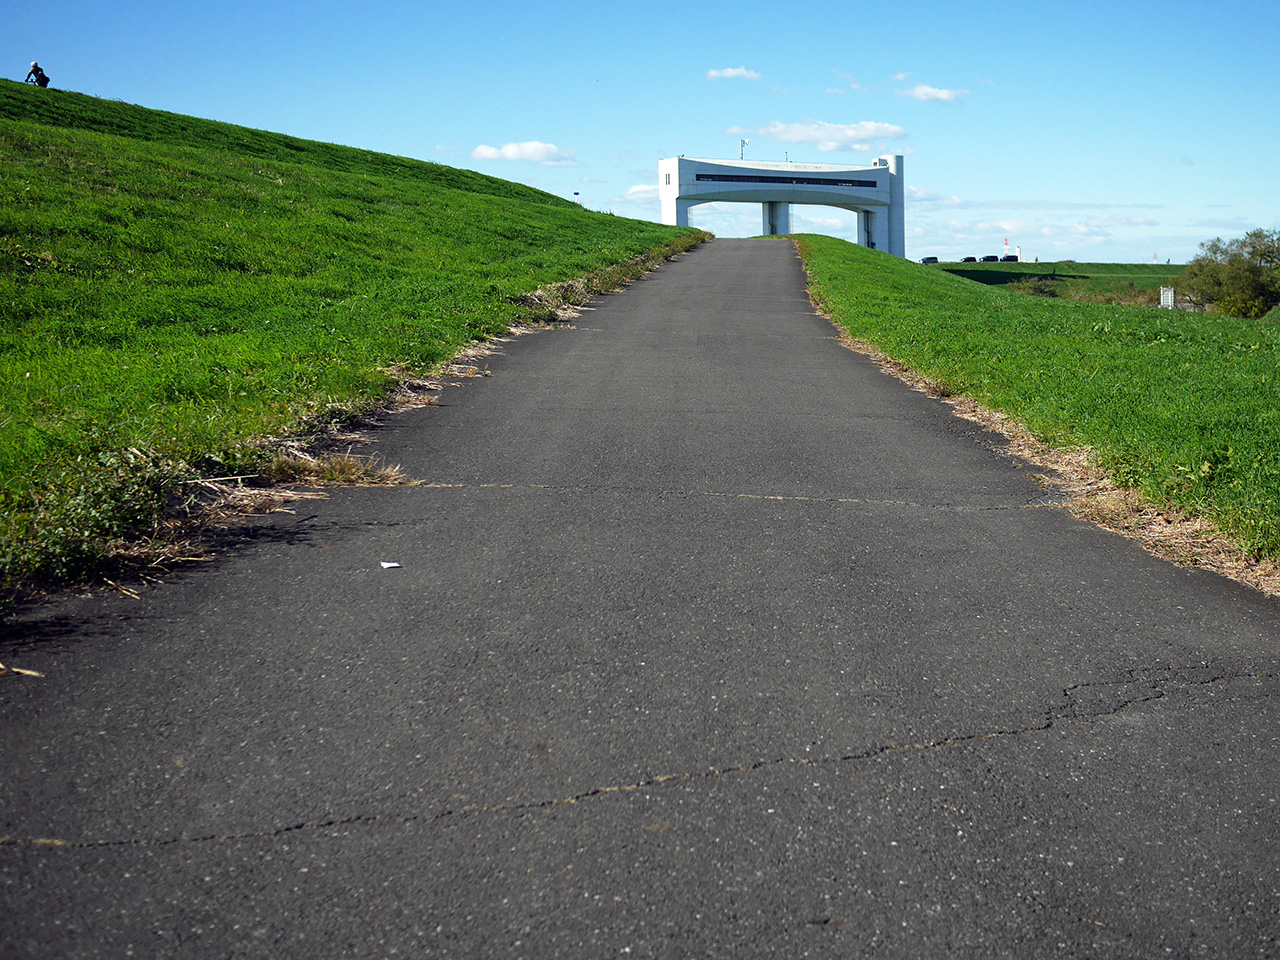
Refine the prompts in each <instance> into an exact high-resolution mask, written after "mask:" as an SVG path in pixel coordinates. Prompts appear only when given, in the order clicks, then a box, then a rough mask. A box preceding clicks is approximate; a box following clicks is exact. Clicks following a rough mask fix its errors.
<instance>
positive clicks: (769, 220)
mask: <svg viewBox="0 0 1280 960" xmlns="http://www.w3.org/2000/svg"><path fill="white" fill-rule="evenodd" d="M760 207H761V214H762V220H763V221H764V229H763V231H762V232H763V233H764V235H765V236H766V237H777V236H783V235H785V234H788V233H790V232H791V204H789V203H785V202H783V201H781V200H770V201H768V202H766V203H762V204H760Z"/></svg>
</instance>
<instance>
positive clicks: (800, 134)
mask: <svg viewBox="0 0 1280 960" xmlns="http://www.w3.org/2000/svg"><path fill="white" fill-rule="evenodd" d="M756 133H758V134H759V135H760V136H762V137H770V138H772V139H774V140H778V141H780V142H782V143H813V144H817V147H818V149H819V150H821V151H823V152H824V153H825V152H829V151H831V150H861V151H866V150H868V149H870V148H869V147H868V146H867V142H868V141H870V140H901V139H902V138H903V137H905V136H906V135H907V131H906V130H904V129H902V127H899V126H897V125H896V124H892V123H879V122H877V121H873V120H863V121H862V122H861V123H827V122H826V121H825V120H805V121H802V122H801V123H780V122H778V121H776V120H775V121H774V122H773V123H770V124H766V125H765V126H763V127H760V128H759V129H758V130H756Z"/></svg>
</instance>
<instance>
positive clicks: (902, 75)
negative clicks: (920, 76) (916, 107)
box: [889, 73, 911, 83]
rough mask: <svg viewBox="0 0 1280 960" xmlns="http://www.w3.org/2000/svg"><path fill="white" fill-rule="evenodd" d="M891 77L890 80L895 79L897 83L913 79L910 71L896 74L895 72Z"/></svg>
mask: <svg viewBox="0 0 1280 960" xmlns="http://www.w3.org/2000/svg"><path fill="white" fill-rule="evenodd" d="M889 79H890V80H893V81H894V82H895V83H906V82H907V81H908V80H910V79H911V74H909V73H895V74H894V75H893V76H892V77H890V78H889Z"/></svg>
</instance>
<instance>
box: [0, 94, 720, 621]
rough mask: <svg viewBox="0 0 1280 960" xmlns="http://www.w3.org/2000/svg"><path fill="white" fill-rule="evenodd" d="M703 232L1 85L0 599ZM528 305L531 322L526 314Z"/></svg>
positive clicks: (444, 173)
mask: <svg viewBox="0 0 1280 960" xmlns="http://www.w3.org/2000/svg"><path fill="white" fill-rule="evenodd" d="M699 236H700V235H699V234H698V233H697V232H696V231H689V230H685V229H680V228H674V227H664V226H659V225H657V224H653V223H646V222H640V221H632V220H626V219H623V218H620V217H613V216H608V215H603V214H596V213H591V212H588V211H586V210H584V209H582V208H581V207H579V206H577V205H576V204H572V203H568V202H566V201H564V200H562V199H560V198H557V197H554V196H551V195H549V194H545V193H542V192H540V191H537V190H532V189H530V188H528V187H522V186H519V185H517V184H510V183H506V182H505V181H501V180H497V179H494V178H490V177H484V176H481V175H479V174H474V173H470V172H467V171H460V170H452V169H450V168H448V167H442V166H440V165H437V164H429V163H420V162H416V161H412V160H405V159H402V158H394V157H386V156H382V155H378V154H372V153H367V152H363V151H359V150H353V149H350V148H346V147H335V146H331V145H327V144H317V143H309V142H306V141H301V140H296V139H292V138H289V137H281V136H275V135H272V134H268V133H262V132H259V131H250V130H244V129H242V128H237V127H231V126H228V125H226V124H216V123H210V122H207V121H201V120H196V119H193V118H188V117H179V116H175V115H173V114H162V113H157V112H155V111H149V110H145V109H142V108H139V107H131V106H125V105H122V104H118V103H114V102H109V101H102V100H96V99H94V98H90V97H84V96H80V95H77V94H71V93H63V92H60V91H52V90H39V89H38V88H35V87H28V86H24V85H22V84H15V83H11V82H4V83H0V587H2V588H3V589H0V596H2V595H3V594H4V593H5V592H6V591H7V592H10V593H11V592H12V591H13V590H14V589H16V588H17V587H18V586H19V585H20V584H22V583H23V582H24V581H27V580H30V579H31V578H33V577H36V578H38V577H53V578H65V577H73V576H77V575H83V574H84V572H85V571H87V570H91V569H93V567H94V564H95V563H97V562H98V560H99V559H100V558H101V556H102V555H103V553H104V551H105V550H107V549H108V547H109V545H110V543H111V542H112V541H113V540H114V539H117V538H121V537H127V536H129V535H132V534H135V533H137V532H139V531H140V530H144V529H145V528H146V527H147V525H148V524H150V523H152V522H153V521H154V519H155V517H156V516H157V510H158V508H159V506H160V505H161V504H162V503H163V502H164V500H165V499H166V498H168V497H171V496H172V494H173V492H174V490H175V489H177V488H176V487H175V485H174V480H175V478H178V477H181V476H189V475H190V474H191V472H192V471H195V470H200V469H203V470H212V471H215V472H219V473H222V472H225V473H237V472H252V471H253V470H254V469H255V468H256V466H257V464H258V463H259V462H260V459H261V457H262V456H263V454H262V451H261V448H260V446H259V445H257V444H256V442H255V441H256V440H257V439H258V438H261V437H263V436H278V435H288V434H293V433H296V432H298V431H303V430H306V429H308V427H309V426H313V425H315V424H316V423H317V422H319V421H321V420H324V419H325V418H333V417H337V416H342V415H343V414H345V413H349V412H351V411H355V410H359V409H361V408H363V407H366V406H368V405H370V404H372V403H375V402H377V401H378V400H379V399H380V398H381V397H382V396H383V394H384V391H385V389H386V387H387V385H388V382H389V373H388V371H389V370H391V369H392V368H398V369H404V370H412V371H425V370H428V369H430V368H431V367H432V366H433V365H436V364H439V363H440V362H441V361H444V360H446V359H447V358H449V357H450V356H452V355H453V354H454V353H456V351H457V350H458V349H459V348H460V347H462V346H464V345H465V344H467V343H468V342H470V341H473V340H476V339H480V338H484V337H487V336H489V335H492V334H494V333H497V332H499V331H502V330H504V329H506V328H507V327H508V326H509V325H510V324H511V323H512V322H514V321H517V320H522V319H530V318H531V316H530V310H531V308H529V307H526V306H522V305H521V304H520V302H519V298H520V297H521V295H523V294H527V293H529V292H531V291H533V290H536V289H537V288H539V287H540V286H544V285H548V284H552V283H556V282H561V281H565V280H568V279H571V278H576V277H581V276H584V275H589V274H592V273H593V272H596V271H601V270H604V269H605V268H608V267H609V266H610V265H613V264H617V263H620V262H625V261H628V260H630V259H632V258H636V257H638V256H640V255H642V254H644V253H645V252H646V251H653V250H655V249H658V248H661V249H681V248H685V247H687V246H689V245H692V243H694V242H697V240H698V238H699ZM532 318H533V319H536V317H532Z"/></svg>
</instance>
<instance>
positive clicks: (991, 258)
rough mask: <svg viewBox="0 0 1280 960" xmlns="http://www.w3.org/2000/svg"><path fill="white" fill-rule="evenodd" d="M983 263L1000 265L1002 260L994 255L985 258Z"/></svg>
mask: <svg viewBox="0 0 1280 960" xmlns="http://www.w3.org/2000/svg"><path fill="white" fill-rule="evenodd" d="M982 262H983V263H999V262H1000V258H999V257H997V256H996V255H995V254H994V253H993V254H991V255H990V256H986V257H983V258H982Z"/></svg>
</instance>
